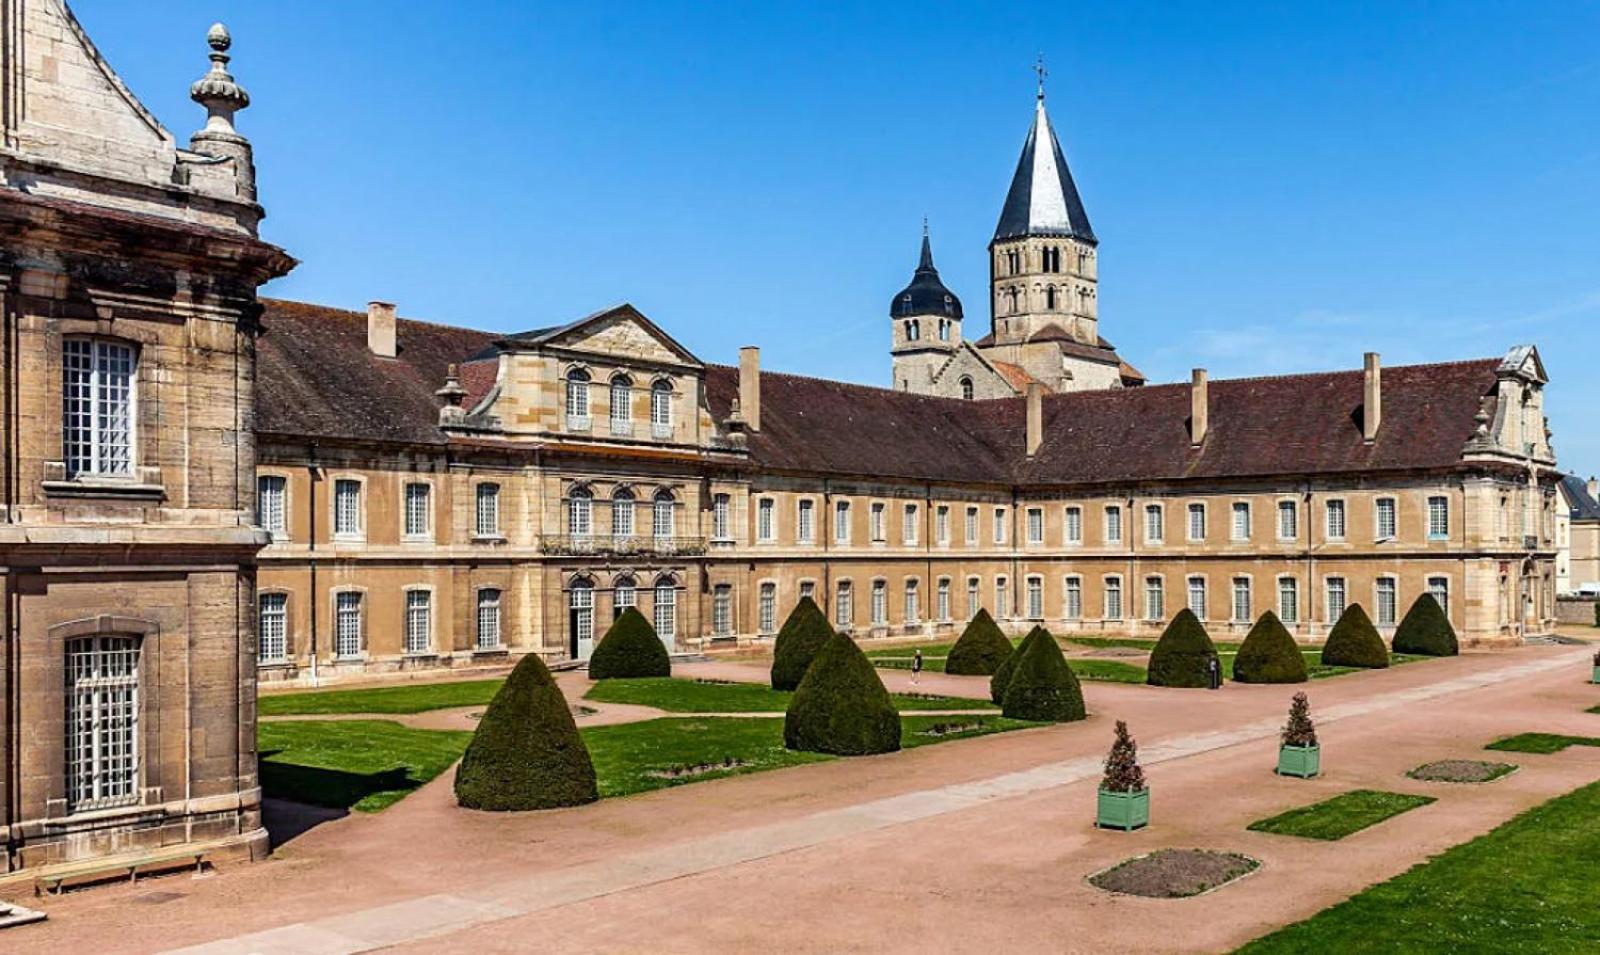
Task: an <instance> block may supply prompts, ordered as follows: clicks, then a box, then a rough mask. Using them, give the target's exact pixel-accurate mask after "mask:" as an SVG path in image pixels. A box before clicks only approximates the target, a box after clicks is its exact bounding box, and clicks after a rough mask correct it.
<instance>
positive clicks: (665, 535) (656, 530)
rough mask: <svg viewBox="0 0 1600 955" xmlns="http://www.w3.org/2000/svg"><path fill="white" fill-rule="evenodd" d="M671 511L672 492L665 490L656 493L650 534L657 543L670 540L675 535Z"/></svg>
mask: <svg viewBox="0 0 1600 955" xmlns="http://www.w3.org/2000/svg"><path fill="white" fill-rule="evenodd" d="M672 509H673V500H672V492H671V491H666V490H662V491H657V492H656V499H655V506H654V508H653V511H654V513H653V519H652V520H651V522H650V524H651V532H652V533H653V534H654V535H655V538H656V540H658V541H664V540H671V539H672V537H673V534H674V533H675V530H674V523H675V522H674V520H673V513H672Z"/></svg>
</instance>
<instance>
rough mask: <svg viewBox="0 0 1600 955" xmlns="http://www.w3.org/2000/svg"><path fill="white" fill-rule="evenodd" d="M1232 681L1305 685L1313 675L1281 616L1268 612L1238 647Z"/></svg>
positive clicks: (1234, 659)
mask: <svg viewBox="0 0 1600 955" xmlns="http://www.w3.org/2000/svg"><path fill="white" fill-rule="evenodd" d="M1233 678H1234V679H1235V680H1237V681H1239V682H1240V683H1304V682H1306V680H1308V679H1310V678H1311V675H1310V674H1309V673H1308V672H1306V658H1305V657H1304V656H1303V655H1302V654H1301V653H1300V645H1299V644H1297V643H1295V642H1294V637H1293V636H1291V635H1290V634H1289V630H1288V628H1286V627H1285V626H1284V625H1283V621H1282V620H1279V619H1278V615H1277V614H1275V613H1273V612H1272V611H1270V610H1268V611H1267V612H1266V613H1264V614H1262V615H1261V619H1260V620H1257V621H1256V625H1255V626H1253V627H1251V628H1250V633H1249V634H1248V635H1246V636H1245V638H1244V643H1243V644H1241V645H1240V646H1239V654H1238V656H1235V657H1234V658H1233Z"/></svg>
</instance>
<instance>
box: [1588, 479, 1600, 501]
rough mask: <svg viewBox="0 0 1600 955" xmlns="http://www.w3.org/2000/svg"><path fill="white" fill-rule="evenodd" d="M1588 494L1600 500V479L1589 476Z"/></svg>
mask: <svg viewBox="0 0 1600 955" xmlns="http://www.w3.org/2000/svg"><path fill="white" fill-rule="evenodd" d="M1589 496H1590V497H1592V498H1595V499H1596V500H1600V481H1597V480H1595V479H1594V478H1593V477H1590V478H1589Z"/></svg>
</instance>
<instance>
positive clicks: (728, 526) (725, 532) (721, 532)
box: [711, 494, 733, 541]
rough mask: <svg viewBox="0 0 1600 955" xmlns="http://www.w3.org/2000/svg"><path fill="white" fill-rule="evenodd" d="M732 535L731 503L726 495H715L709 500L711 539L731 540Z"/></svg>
mask: <svg viewBox="0 0 1600 955" xmlns="http://www.w3.org/2000/svg"><path fill="white" fill-rule="evenodd" d="M732 534H733V519H732V502H731V501H730V500H729V498H728V495H726V494H718V495H715V496H713V497H712V498H711V539H712V540H718V541H725V540H732Z"/></svg>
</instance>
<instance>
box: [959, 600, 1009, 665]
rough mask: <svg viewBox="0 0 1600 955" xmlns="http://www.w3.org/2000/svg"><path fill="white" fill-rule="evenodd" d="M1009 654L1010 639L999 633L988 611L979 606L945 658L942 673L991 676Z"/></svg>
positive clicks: (998, 628) (997, 626)
mask: <svg viewBox="0 0 1600 955" xmlns="http://www.w3.org/2000/svg"><path fill="white" fill-rule="evenodd" d="M1009 656H1011V641H1010V640H1007V639H1006V635H1005V634H1004V633H1001V632H1000V627H999V625H998V624H996V623H995V622H994V618H993V617H991V616H989V611H987V610H984V609H983V608H981V607H980V608H978V612H977V614H976V615H974V616H973V618H972V620H971V621H969V622H968V623H967V627H966V629H965V630H963V631H961V639H959V640H957V641H956V645H955V646H953V647H951V648H950V654H949V655H948V656H946V657H945V660H944V672H946V673H951V674H954V675H956V676H993V675H994V672H995V671H996V670H997V669H999V668H1000V664H1002V663H1004V662H1005V661H1006V657H1009Z"/></svg>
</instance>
